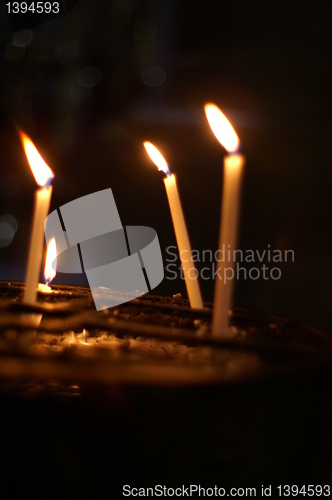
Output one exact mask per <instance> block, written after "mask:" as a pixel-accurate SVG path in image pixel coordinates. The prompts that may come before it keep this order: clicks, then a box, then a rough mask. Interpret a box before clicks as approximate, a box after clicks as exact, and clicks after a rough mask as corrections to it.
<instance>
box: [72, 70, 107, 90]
mask: <svg viewBox="0 0 332 500" xmlns="http://www.w3.org/2000/svg"><path fill="white" fill-rule="evenodd" d="M77 79H78V83H79V84H80V85H82V87H94V86H95V85H97V84H98V83H99V82H100V79H101V71H100V69H98V68H95V67H94V66H86V67H85V68H83V69H81V71H80V72H79V74H78V77H77Z"/></svg>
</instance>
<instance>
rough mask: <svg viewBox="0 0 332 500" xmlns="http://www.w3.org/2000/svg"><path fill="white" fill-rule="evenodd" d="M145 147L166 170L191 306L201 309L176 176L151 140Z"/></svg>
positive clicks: (174, 224) (166, 186)
mask: <svg viewBox="0 0 332 500" xmlns="http://www.w3.org/2000/svg"><path fill="white" fill-rule="evenodd" d="M144 147H145V149H146V151H147V153H148V155H149V156H150V158H151V160H152V161H153V162H154V164H155V165H156V166H157V167H158V170H160V171H162V172H164V174H165V176H166V177H165V178H164V184H165V188H166V193H167V198H168V203H169V207H170V210H171V216H172V221H173V226H174V231H175V237H176V241H177V245H178V249H179V254H180V260H181V266H182V269H183V275H184V279H185V284H186V288H187V292H188V297H189V302H190V306H191V307H194V308H197V309H201V308H203V301H202V297H201V292H200V289H199V284H198V279H197V278H198V272H197V270H196V268H195V265H194V263H193V259H192V252H191V246H190V242H189V236H188V232H187V227H186V223H185V220H184V216H183V211H182V206H181V202H180V197H179V192H178V188H177V184H176V177H175V175H174V174H171V173H170V170H169V167H168V164H167V162H166V160H165V158H164V157H163V156H162V155H161V154H160V152H159V151H158V149H157V148H156V147H155V146H154V145H153V144H151V142H144Z"/></svg>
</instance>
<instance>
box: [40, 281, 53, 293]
mask: <svg viewBox="0 0 332 500" xmlns="http://www.w3.org/2000/svg"><path fill="white" fill-rule="evenodd" d="M37 291H38V292H40V293H46V294H47V293H53V290H52V288H51V287H50V286H48V285H44V283H38V288H37Z"/></svg>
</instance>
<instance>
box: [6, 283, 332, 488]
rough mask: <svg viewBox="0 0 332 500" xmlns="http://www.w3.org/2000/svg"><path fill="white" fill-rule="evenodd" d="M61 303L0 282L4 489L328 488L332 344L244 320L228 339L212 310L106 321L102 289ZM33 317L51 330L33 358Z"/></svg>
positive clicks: (61, 298) (262, 320)
mask: <svg viewBox="0 0 332 500" xmlns="http://www.w3.org/2000/svg"><path fill="white" fill-rule="evenodd" d="M52 290H53V292H52V293H51V294H39V296H38V301H37V303H36V304H33V305H31V304H26V303H24V302H23V301H22V297H23V292H24V284H23V283H18V282H0V296H1V299H0V334H1V336H0V345H1V352H0V356H1V363H0V388H1V389H0V390H1V393H0V397H1V400H2V404H1V408H2V411H1V423H2V429H3V430H4V432H3V439H2V442H3V444H2V451H3V457H5V461H4V464H3V466H2V473H1V474H2V476H3V477H2V484H10V485H11V487H12V491H14V490H15V491H16V489H20V488H22V487H23V485H24V488H25V489H29V488H30V489H31V491H32V488H33V491H38V492H44V491H46V490H47V488H48V487H49V484H50V483H52V489H53V490H54V491H56V492H57V494H59V493H65V494H67V495H68V494H70V493H74V494H76V495H77V494H87V493H88V494H91V495H92V494H94V495H95V496H98V495H99V496H101V495H103V494H104V495H105V494H108V493H109V492H113V491H117V492H119V494H122V488H123V486H124V485H131V487H143V486H144V487H152V486H153V485H157V484H160V485H168V486H169V487H171V486H173V487H175V486H178V485H185V486H187V485H188V486H189V485H190V484H197V483H200V484H201V485H202V486H203V485H205V486H206V487H208V486H209V487H214V486H215V485H218V486H219V487H224V488H228V487H229V488H230V487H240V486H242V487H244V486H247V487H249V486H252V487H257V488H259V490H257V491H258V493H257V496H259V493H260V489H261V487H262V485H275V486H276V485H277V484H278V485H280V484H297V485H300V484H309V483H310V484H328V479H329V467H330V464H331V455H332V453H331V451H330V450H331V442H332V439H331V431H330V422H331V416H332V415H331V413H332V412H331V402H332V398H331V394H330V384H331V381H332V337H331V335H330V334H329V333H328V332H325V331H322V330H321V329H318V328H315V327H312V326H310V325H305V324H302V323H297V322H294V321H292V320H290V319H287V318H281V317H278V316H274V315H271V314H265V313H261V312H256V311H249V310H246V309H244V308H233V310H232V316H231V324H232V326H231V332H232V335H231V336H230V337H229V338H223V337H221V338H219V337H215V336H212V335H211V319H212V307H211V304H208V303H206V304H205V308H204V309H201V310H194V309H192V308H190V307H189V304H188V301H187V300H184V299H181V298H177V297H174V298H167V297H158V296H153V295H145V296H143V297H141V298H137V299H134V300H133V301H131V302H129V303H126V304H122V305H120V306H118V307H116V308H112V309H105V310H102V311H99V312H97V311H96V310H95V308H94V302H93V298H92V295H91V292H90V290H89V288H86V287H76V286H65V285H52ZM32 313H33V314H39V315H40V314H42V315H43V319H42V321H41V323H40V326H39V330H38V332H37V334H36V337H35V339H34V340H33V342H32V343H31V345H29V346H28V347H26V344H24V348H22V347H21V345H20V343H19V342H17V338H19V337H21V336H22V335H24V334H25V332H28V331H31V324H30V323H31V321H30V320H29V318H31V314H32ZM83 329H85V333H84V331H83ZM86 332H87V333H86ZM17 477H20V481H19V482H18V481H17V480H15V478H17ZM309 479H310V481H309ZM275 494H277V490H275ZM272 496H273V495H272Z"/></svg>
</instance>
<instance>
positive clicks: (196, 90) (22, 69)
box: [0, 0, 332, 328]
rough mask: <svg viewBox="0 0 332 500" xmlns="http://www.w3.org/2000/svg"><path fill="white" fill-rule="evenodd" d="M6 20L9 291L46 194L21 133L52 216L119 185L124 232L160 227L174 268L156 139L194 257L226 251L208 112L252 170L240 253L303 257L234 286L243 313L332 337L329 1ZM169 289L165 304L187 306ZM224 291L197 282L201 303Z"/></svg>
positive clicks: (0, 196)
mask: <svg viewBox="0 0 332 500" xmlns="http://www.w3.org/2000/svg"><path fill="white" fill-rule="evenodd" d="M1 9H2V17H1V38H0V40H1V47H0V57H1V87H0V90H1V101H0V102H1V123H0V126H1V138H0V154H1V162H0V217H1V216H3V215H5V214H9V215H11V216H12V217H14V218H15V219H16V221H17V232H16V234H15V236H14V238H13V240H12V242H11V243H10V244H9V245H7V246H4V245H6V244H7V243H8V241H6V239H5V236H6V235H5V234H4V233H3V234H2V236H1V234H0V244H1V245H2V246H1V247H0V278H1V279H20V280H22V279H24V278H25V268H26V261H27V251H28V245H29V231H30V225H31V216H32V205H33V193H34V190H35V189H36V184H35V181H34V179H33V177H32V174H31V172H30V169H29V167H28V164H27V162H26V160H25V157H24V153H23V151H22V148H21V145H20V142H19V139H18V136H17V134H16V131H15V128H14V125H13V120H14V121H15V122H16V123H18V124H19V126H20V127H22V128H23V129H24V130H25V131H26V132H27V133H28V134H29V135H30V136H31V137H32V139H33V140H34V142H35V144H36V145H37V147H38V149H39V151H40V152H41V154H42V156H43V157H44V159H45V160H46V161H47V162H48V164H49V165H50V166H51V168H52V169H53V170H54V172H55V180H54V182H53V186H54V190H53V197H52V203H51V210H53V209H55V208H57V207H59V206H61V205H63V204H64V203H67V202H69V201H71V200H74V199H75V198H78V197H80V196H83V195H86V194H89V193H92V192H95V191H98V190H101V189H105V188H107V187H111V188H112V190H113V194H114V197H115V200H116V203H117V206H118V210H119V213H120V216H121V219H122V223H123V224H124V225H147V226H151V227H153V228H154V229H156V231H157V233H158V236H159V240H160V243H161V248H162V250H163V252H164V257H165V259H166V258H167V257H168V256H167V253H166V248H167V247H168V246H170V245H175V237H174V231H173V227H172V221H171V218H170V213H169V208H168V203H167V198H166V194H165V189H164V186H163V182H162V178H161V176H160V174H158V172H157V171H156V169H155V167H154V166H153V165H152V163H151V162H150V161H149V159H148V158H147V156H146V153H145V150H144V149H143V147H142V141H143V140H150V141H152V142H154V143H155V144H156V145H157V146H158V147H159V148H160V149H161V151H162V152H163V154H164V156H165V157H166V158H167V159H168V161H169V163H170V165H171V168H172V170H173V172H174V173H176V175H177V177H178V185H179V190H180V195H181V199H182V204H183V209H184V212H185V216H186V220H187V224H188V230H189V233H190V237H191V241H192V247H193V248H194V249H197V250H199V251H202V250H205V249H210V250H212V251H213V252H215V250H216V249H217V243H218V232H219V217H220V200H221V188H222V162H223V155H224V151H223V149H222V148H221V146H220V145H219V144H218V143H217V141H216V140H215V138H214V136H213V135H212V133H211V131H210V128H209V126H208V124H207V122H206V119H205V115H204V111H203V105H204V103H205V102H207V101H213V102H215V103H216V104H218V105H219V106H220V107H221V109H222V110H223V111H224V112H225V113H226V115H227V116H228V118H229V119H230V121H231V122H232V124H233V126H234V127H235V129H236V130H237V132H238V135H239V136H240V138H241V142H242V150H243V152H244V154H245V155H246V157H247V165H246V172H245V178H244V184H243V198H242V209H241V227H240V241H239V248H241V249H243V250H246V249H252V250H259V251H263V250H264V249H267V248H268V245H270V248H271V249H280V250H286V249H292V250H294V252H295V261H294V262H287V263H286V262H285V263H277V264H273V263H269V262H267V261H265V262H264V263H265V264H266V265H267V266H268V267H275V266H278V267H280V269H281V271H282V276H281V278H280V279H279V280H275V281H274V280H272V279H269V280H264V279H262V278H261V279H259V280H256V281H254V280H244V279H241V280H239V281H238V282H237V283H236V293H235V296H234V303H235V304H236V305H241V306H248V307H253V308H256V309H263V310H267V311H270V312H274V313H278V314H283V315H287V316H291V317H294V318H298V319H303V320H306V321H310V322H313V323H316V324H319V325H322V326H325V327H329V328H331V327H332V318H331V315H330V296H331V280H330V255H331V250H332V242H331V236H330V227H331V208H332V201H331V194H330V193H331V177H332V173H331V170H332V166H331V157H332V147H331V140H330V137H331V133H332V130H331V128H332V127H331V111H332V109H331V108H332V106H331V77H330V69H331V68H330V66H331V14H332V4H331V2H330V1H329V0H323V1H319V2H315V1H309V2H302V1H292V0H291V1H278V2H266V1H258V0H253V1H250V2H248V1H244V0H242V1H241V0H232V1H225V0H214V1H212V0H206V1H204V2H202V1H201V2H199V1H190V2H188V1H183V0H168V1H167V0H159V1H157V0H80V2H79V3H78V4H77V5H76V6H75V7H74V8H73V9H72V10H71V11H69V12H68V13H67V14H65V15H64V16H62V17H59V18H58V19H55V20H53V21H50V22H48V23H45V24H42V25H40V26H36V27H33V28H31V30H28V31H24V32H13V31H12V30H11V26H10V24H9V21H8V17H7V16H6V12H5V8H4V4H3V5H1ZM3 220H4V219H3ZM1 227H2V228H3V227H4V226H3V225H2V226H1V219H0V229H1ZM6 227H7V226H6ZM165 264H167V262H165ZM201 265H202V266H209V267H210V268H212V264H211V263H210V262H208V263H205V264H201ZM261 265H262V264H260V263H259V262H256V263H251V264H247V267H248V268H249V266H251V267H252V266H254V267H261ZM167 277H170V274H169V273H168V272H167V271H166V278H165V279H164V281H163V283H162V284H161V285H159V287H158V288H156V289H155V290H154V292H155V293H160V294H174V293H177V292H181V293H182V294H183V295H184V296H186V291H185V286H184V284H183V281H182V280H181V279H177V280H174V281H172V280H170V279H167ZM69 279H70V280H71V281H72V282H73V279H74V277H72V276H66V275H60V274H59V275H58V276H57V278H56V281H57V282H59V283H61V282H66V281H67V282H68V280H69ZM76 279H77V277H76ZM81 279H82V277H81ZM77 282H78V281H77ZM213 285H214V284H213V281H212V280H211V279H210V280H207V281H201V287H202V292H203V295H204V299H205V300H212V298H213Z"/></svg>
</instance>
